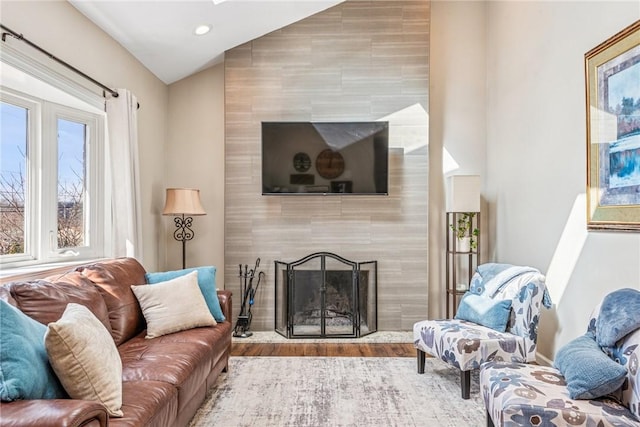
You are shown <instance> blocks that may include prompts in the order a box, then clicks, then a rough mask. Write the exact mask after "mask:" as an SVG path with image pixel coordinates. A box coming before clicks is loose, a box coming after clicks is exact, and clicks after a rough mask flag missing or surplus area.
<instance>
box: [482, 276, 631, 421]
mask: <svg viewBox="0 0 640 427" xmlns="http://www.w3.org/2000/svg"><path fill="white" fill-rule="evenodd" d="M621 291H622V292H620V293H618V292H617V291H614V292H612V293H611V294H609V295H607V297H609V296H612V297H614V298H613V299H612V300H609V301H613V306H612V309H611V310H606V309H605V310H602V311H601V310H600V308H601V307H604V306H605V304H606V302H607V297H605V299H604V300H603V303H601V304H600V305H598V306H597V307H596V308H595V310H594V311H593V314H592V316H591V320H590V322H589V326H588V328H587V333H586V334H585V335H584V336H583V337H578V338H577V339H576V340H573V341H571V342H569V343H567V344H566V345H565V346H563V347H562V348H561V349H560V350H559V351H558V354H557V355H556V360H555V361H554V365H558V366H559V368H555V367H550V366H538V365H532V364H522V363H514V362H499V361H493V362H489V363H486V364H484V365H482V368H481V370H480V390H481V393H482V396H483V399H484V403H485V407H486V409H487V426H489V427H493V426H494V425H495V426H499V427H516V426H545V427H564V426H584V427H592V426H593V427H608V426H634V427H639V426H640V368H639V364H640V363H639V361H640V292H639V291H637V290H631V289H622V290H621ZM615 293H618V296H619V297H620V298H618V300H617V301H616V300H615V295H614V294H615ZM634 294H635V295H634ZM634 301H635V304H634ZM605 316H612V317H614V318H615V317H618V318H619V320H620V321H619V322H615V319H614V322H611V321H610V320H604V319H603V317H605ZM607 329H608V330H610V331H614V333H615V334H617V336H613V339H609V341H610V342H609V344H611V343H614V344H613V345H612V346H609V345H605V346H604V347H603V346H602V345H601V341H602V340H601V339H600V338H599V337H602V336H603V335H605V336H606V335H609V334H607V333H606V332H603V331H606V330H607ZM585 337H589V339H592V340H593V343H592V344H591V345H592V346H593V347H594V348H591V346H585V345H584V344H580V342H581V339H584V338H585ZM605 341H606V340H605ZM574 342H575V343H578V346H575V345H574V346H573V350H568V349H569V348H570V347H572V343H574ZM576 348H577V350H576ZM563 353H564V354H563ZM603 359H608V360H603ZM612 363H613V364H614V365H617V366H618V368H619V369H616V368H615V367H614V368H611V367H610V366H609V365H611V364H612ZM572 365H573V366H572ZM621 367H623V368H621ZM614 369H615V372H611V374H613V375H614V377H609V375H610V374H609V372H610V371H612V370H614ZM619 370H621V371H622V372H621V373H618V371H619ZM605 371H607V372H606V373H605ZM563 372H564V373H565V374H564V375H563ZM572 396H573V397H572Z"/></svg>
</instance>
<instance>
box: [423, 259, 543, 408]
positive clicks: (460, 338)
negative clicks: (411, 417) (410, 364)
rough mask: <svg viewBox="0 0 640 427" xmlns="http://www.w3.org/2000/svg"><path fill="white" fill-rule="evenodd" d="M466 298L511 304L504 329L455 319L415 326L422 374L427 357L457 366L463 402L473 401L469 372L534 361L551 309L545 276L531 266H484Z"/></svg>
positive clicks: (478, 269) (474, 277)
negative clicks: (492, 364)
mask: <svg viewBox="0 0 640 427" xmlns="http://www.w3.org/2000/svg"><path fill="white" fill-rule="evenodd" d="M467 293H468V294H469V293H470V294H478V295H482V296H485V297H489V298H491V299H494V300H497V301H498V300H499V301H505V300H511V309H510V313H509V318H508V321H507V326H506V330H505V331H504V332H500V331H497V330H494V329H491V328H489V327H487V326H483V325H481V324H478V323H473V322H470V321H468V320H461V319H457V318H455V319H446V320H424V321H421V322H417V323H415V324H414V326H413V338H414V339H413V341H414V346H415V347H416V349H417V357H418V373H424V367H425V357H426V354H427V353H428V354H430V355H432V356H434V357H437V358H439V359H441V360H443V361H444V362H446V363H448V364H450V365H453V366H455V367H456V368H458V369H460V387H461V394H462V398H463V399H468V398H469V391H470V385H471V371H473V370H476V369H479V368H480V365H482V364H483V363H485V362H488V361H491V360H508V361H512V362H525V363H526V362H531V361H534V360H535V355H536V340H537V330H538V319H539V313H540V309H541V307H542V306H545V307H547V308H548V307H551V300H550V298H549V295H548V293H547V290H546V285H545V277H544V275H542V274H541V273H540V271H538V270H536V269H534V268H531V267H519V266H512V265H509V264H495V263H489V264H482V265H480V266H478V268H477V270H476V272H475V274H474V275H473V277H472V279H471V284H470V288H469V291H468V292H467ZM465 297H466V295H465ZM463 300H464V297H463Z"/></svg>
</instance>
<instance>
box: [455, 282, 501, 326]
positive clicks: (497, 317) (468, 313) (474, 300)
mask: <svg viewBox="0 0 640 427" xmlns="http://www.w3.org/2000/svg"><path fill="white" fill-rule="evenodd" d="M510 314H511V300H509V299H505V300H496V299H491V298H488V297H484V296H482V295H478V294H474V293H473V292H470V291H469V292H467V293H465V294H464V296H463V297H462V300H460V305H459V306H458V311H457V312H456V316H455V318H456V319H459V320H467V321H469V322H473V323H477V324H478V325H482V326H486V327H487V328H491V329H494V330H496V331H499V332H504V331H505V330H506V329H507V323H508V322H509V316H510Z"/></svg>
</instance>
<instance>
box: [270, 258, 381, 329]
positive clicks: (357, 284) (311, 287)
mask: <svg viewBox="0 0 640 427" xmlns="http://www.w3.org/2000/svg"><path fill="white" fill-rule="evenodd" d="M275 271H276V276H275V277H276V278H275V281H276V283H275V289H276V300H275V304H276V307H275V311H276V325H275V329H276V332H278V333H280V334H281V335H283V336H285V337H287V338H331V337H335V338H345V337H360V336H364V335H367V334H369V333H372V332H375V331H376V330H377V262H376V261H367V262H354V261H349V260H347V259H344V258H342V257H340V256H338V255H335V254H332V253H328V252H318V253H314V254H311V255H308V256H306V257H304V258H302V259H300V260H298V261H294V262H292V263H285V262H282V261H276V262H275Z"/></svg>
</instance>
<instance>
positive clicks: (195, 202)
mask: <svg viewBox="0 0 640 427" xmlns="http://www.w3.org/2000/svg"><path fill="white" fill-rule="evenodd" d="M206 214H207V213H206V212H205V211H204V208H203V207H202V203H200V190H196V189H194V188H167V194H166V199H165V204H164V210H163V211H162V215H206Z"/></svg>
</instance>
